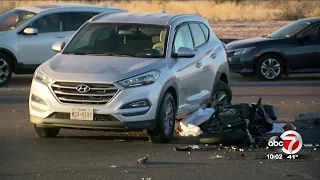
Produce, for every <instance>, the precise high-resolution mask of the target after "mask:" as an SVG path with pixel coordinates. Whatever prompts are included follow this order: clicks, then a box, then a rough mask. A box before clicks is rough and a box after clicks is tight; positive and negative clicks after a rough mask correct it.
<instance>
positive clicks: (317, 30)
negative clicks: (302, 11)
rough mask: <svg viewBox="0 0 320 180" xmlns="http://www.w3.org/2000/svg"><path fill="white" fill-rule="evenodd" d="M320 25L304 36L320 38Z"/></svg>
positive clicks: (309, 30)
mask: <svg viewBox="0 0 320 180" xmlns="http://www.w3.org/2000/svg"><path fill="white" fill-rule="evenodd" d="M319 28H320V25H316V26H314V27H312V28H310V29H308V30H306V31H305V32H303V33H302V36H320V31H319Z"/></svg>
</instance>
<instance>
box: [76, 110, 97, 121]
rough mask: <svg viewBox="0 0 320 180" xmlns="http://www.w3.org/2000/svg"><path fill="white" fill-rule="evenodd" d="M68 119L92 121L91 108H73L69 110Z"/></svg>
mask: <svg viewBox="0 0 320 180" xmlns="http://www.w3.org/2000/svg"><path fill="white" fill-rule="evenodd" d="M70 119H73V120H86V121H93V109H92V108H74V109H72V111H71V114H70Z"/></svg>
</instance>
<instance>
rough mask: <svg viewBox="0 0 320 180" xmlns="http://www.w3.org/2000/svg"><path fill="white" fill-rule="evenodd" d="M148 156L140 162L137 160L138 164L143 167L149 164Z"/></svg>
mask: <svg viewBox="0 0 320 180" xmlns="http://www.w3.org/2000/svg"><path fill="white" fill-rule="evenodd" d="M148 156H149V154H147V156H146V157H143V158H140V159H138V160H137V163H138V164H140V165H142V166H144V165H146V164H147V162H148Z"/></svg>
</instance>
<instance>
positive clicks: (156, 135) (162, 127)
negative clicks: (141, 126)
mask: <svg viewBox="0 0 320 180" xmlns="http://www.w3.org/2000/svg"><path fill="white" fill-rule="evenodd" d="M159 108H160V109H159V115H158V117H157V125H156V128H155V129H153V130H148V137H149V140H150V141H151V142H152V143H168V142H170V141H171V138H172V137H173V131H174V123H175V112H176V107H175V101H174V98H173V96H172V94H171V93H166V94H165V96H164V97H163V99H162V102H161V105H160V107H159Z"/></svg>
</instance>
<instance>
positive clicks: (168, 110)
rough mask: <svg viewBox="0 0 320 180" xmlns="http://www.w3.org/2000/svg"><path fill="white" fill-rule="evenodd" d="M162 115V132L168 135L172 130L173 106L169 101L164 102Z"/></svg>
mask: <svg viewBox="0 0 320 180" xmlns="http://www.w3.org/2000/svg"><path fill="white" fill-rule="evenodd" d="M164 113H165V116H164V132H165V134H166V135H169V134H170V132H171V130H172V128H173V104H172V102H171V101H166V103H165V111H164Z"/></svg>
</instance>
